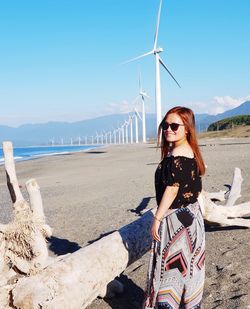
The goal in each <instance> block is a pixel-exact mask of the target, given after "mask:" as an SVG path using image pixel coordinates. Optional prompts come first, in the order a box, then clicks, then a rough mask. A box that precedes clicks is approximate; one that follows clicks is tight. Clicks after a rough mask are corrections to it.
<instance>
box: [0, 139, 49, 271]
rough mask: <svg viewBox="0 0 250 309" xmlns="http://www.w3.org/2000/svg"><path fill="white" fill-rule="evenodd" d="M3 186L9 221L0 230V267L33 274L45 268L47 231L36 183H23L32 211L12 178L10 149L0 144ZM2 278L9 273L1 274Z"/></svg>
mask: <svg viewBox="0 0 250 309" xmlns="http://www.w3.org/2000/svg"><path fill="white" fill-rule="evenodd" d="M3 152H4V159H5V170H6V176H7V185H8V188H9V192H10V195H11V198H12V201H13V220H12V221H11V222H10V223H8V224H6V225H1V227H0V231H1V233H0V236H1V240H2V241H1V248H0V250H1V251H0V256H2V260H1V261H3V263H2V265H1V267H2V268H3V269H5V270H6V269H7V270H9V271H11V270H13V269H14V270H16V271H17V272H21V273H24V274H30V273H32V272H36V271H38V270H39V269H41V268H44V267H45V266H46V265H47V259H48V248H47V244H46V239H45V238H46V236H48V235H51V229H50V228H49V226H48V225H46V224H45V217H44V214H43V207H42V200H41V195H40V190H39V187H38V185H37V184H36V182H35V181H34V180H33V181H30V182H28V183H27V188H28V193H29V195H30V200H31V205H32V209H31V208H30V206H29V204H28V203H27V202H26V201H25V199H24V198H23V195H22V193H21V190H20V188H19V185H18V180H17V177H16V170H15V163H14V156H13V147H12V143H11V142H4V143H3ZM5 273H6V276H7V277H8V276H9V272H8V271H7V272H6V271H5Z"/></svg>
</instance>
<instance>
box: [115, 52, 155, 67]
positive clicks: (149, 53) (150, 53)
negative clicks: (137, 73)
mask: <svg viewBox="0 0 250 309" xmlns="http://www.w3.org/2000/svg"><path fill="white" fill-rule="evenodd" d="M153 53H154V51H153V50H151V51H150V52H148V53H145V54H143V55H140V56H138V57H135V58H132V59H130V60H128V61H125V62H122V63H121V64H126V63H129V62H132V61H135V60H137V59H140V58H143V57H146V56H148V55H152V54H153Z"/></svg>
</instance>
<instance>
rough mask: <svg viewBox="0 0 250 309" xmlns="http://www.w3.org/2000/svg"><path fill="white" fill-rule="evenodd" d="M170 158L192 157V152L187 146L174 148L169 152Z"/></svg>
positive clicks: (183, 158)
mask: <svg viewBox="0 0 250 309" xmlns="http://www.w3.org/2000/svg"><path fill="white" fill-rule="evenodd" d="M171 157H172V158H179V159H181V160H186V159H194V153H193V151H192V150H190V149H189V148H179V147H178V148H175V149H173V151H172V153H171Z"/></svg>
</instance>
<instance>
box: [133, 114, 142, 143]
mask: <svg viewBox="0 0 250 309" xmlns="http://www.w3.org/2000/svg"><path fill="white" fill-rule="evenodd" d="M134 116H135V142H136V143H137V144H138V143H139V137H138V118H140V119H141V116H140V114H139V113H138V111H137V109H136V108H135V113H134ZM141 120H142V119H141Z"/></svg>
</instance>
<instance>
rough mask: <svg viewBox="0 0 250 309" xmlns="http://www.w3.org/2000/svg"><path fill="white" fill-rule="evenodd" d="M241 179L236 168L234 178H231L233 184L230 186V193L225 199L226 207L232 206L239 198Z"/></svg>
mask: <svg viewBox="0 0 250 309" xmlns="http://www.w3.org/2000/svg"><path fill="white" fill-rule="evenodd" d="M242 181H243V178H242V176H241V170H240V169H239V168H238V167H236V168H235V169H234V176H233V182H232V185H231V189H230V193H229V196H228V198H227V203H226V206H228V207H229V206H234V204H235V202H236V201H237V199H238V198H239V197H241V194H240V192H241V184H242Z"/></svg>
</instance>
